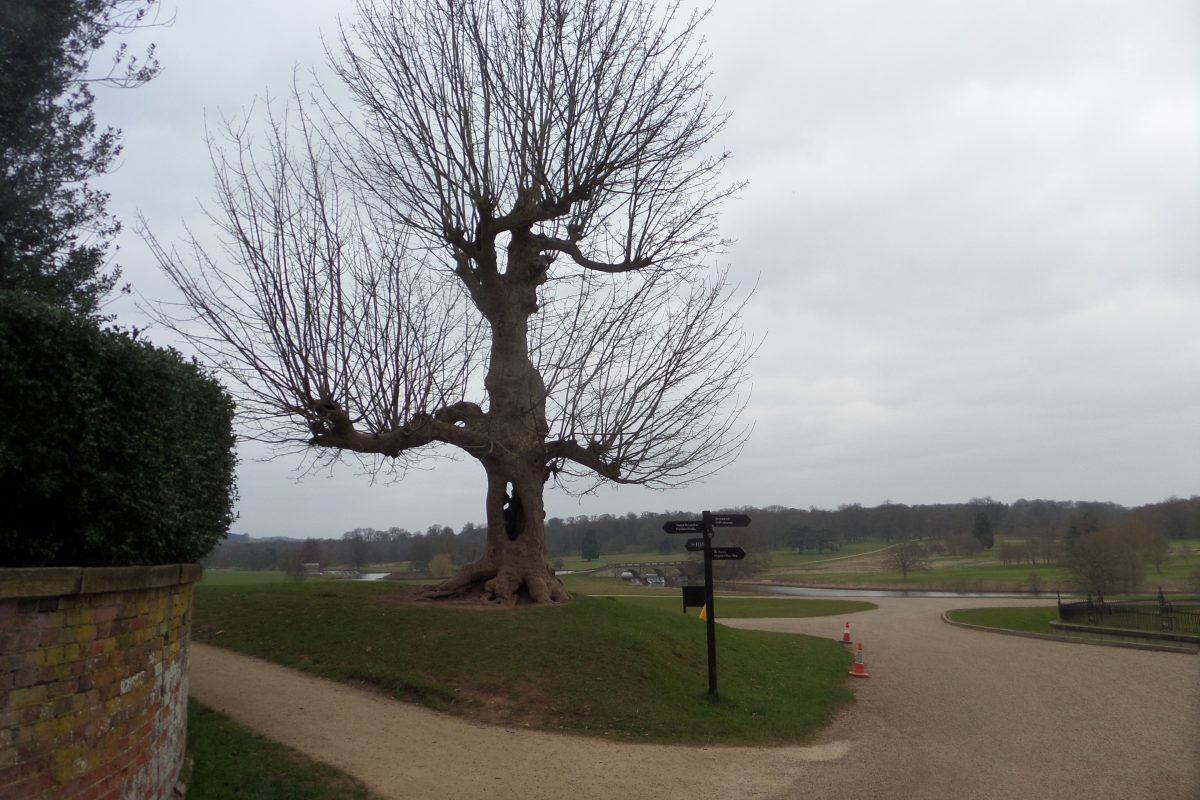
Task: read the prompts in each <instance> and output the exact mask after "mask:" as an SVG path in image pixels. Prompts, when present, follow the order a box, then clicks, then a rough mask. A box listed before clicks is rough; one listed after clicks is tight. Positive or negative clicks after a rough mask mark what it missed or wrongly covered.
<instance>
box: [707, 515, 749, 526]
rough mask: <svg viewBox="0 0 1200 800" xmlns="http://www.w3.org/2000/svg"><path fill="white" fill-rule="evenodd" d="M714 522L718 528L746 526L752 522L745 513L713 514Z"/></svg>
mask: <svg viewBox="0 0 1200 800" xmlns="http://www.w3.org/2000/svg"><path fill="white" fill-rule="evenodd" d="M712 524H713V525H715V526H716V527H718V528H744V527H746V526H747V525H749V524H750V517H748V516H746V515H745V514H713V515H712Z"/></svg>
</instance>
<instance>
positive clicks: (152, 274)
mask: <svg viewBox="0 0 1200 800" xmlns="http://www.w3.org/2000/svg"><path fill="white" fill-rule="evenodd" d="M165 3H166V7H167V10H168V11H169V12H174V13H175V14H176V20H175V23H174V25H173V26H171V27H169V28H165V29H159V30H154V31H151V32H148V34H149V35H148V36H146V37H142V40H149V39H153V40H154V41H156V42H157V43H158V47H159V55H160V59H161V61H162V63H163V66H164V71H163V74H162V75H161V76H160V77H159V78H158V79H157V80H155V81H154V82H152V83H151V84H149V85H147V86H144V87H142V88H140V89H137V90H134V91H124V92H120V91H102V92H101V95H100V97H99V99H98V102H97V111H98V115H99V116H100V118H101V120H102V121H103V122H105V123H108V124H112V125H116V126H119V127H121V128H123V129H124V131H125V154H124V156H123V158H122V164H121V167H120V169H119V170H118V171H117V172H116V173H115V174H113V175H112V176H110V177H108V178H107V179H105V181H104V183H103V185H104V187H105V188H107V189H108V190H110V191H111V192H112V201H111V210H112V211H113V212H114V213H116V214H117V215H118V216H119V217H120V218H121V219H122V220H124V221H125V222H126V223H127V232H126V233H125V234H123V236H122V239H121V252H120V254H119V258H118V261H119V262H120V263H121V264H122V265H123V267H124V270H125V278H126V279H128V280H131V281H132V282H133V283H134V285H135V286H136V288H137V289H138V290H139V291H140V292H141V293H142V294H144V295H146V296H147V297H151V298H155V299H171V298H173V297H174V292H173V290H172V289H171V287H170V286H169V285H168V284H167V283H166V281H165V279H164V278H163V277H162V276H161V275H160V274H159V273H158V270H157V267H156V266H155V265H154V264H153V261H152V259H151V257H150V254H149V252H148V251H147V249H146V247H145V245H144V244H142V242H141V241H140V240H139V239H138V238H137V237H136V236H134V235H133V234H132V231H131V229H132V222H133V221H134V219H135V217H136V215H137V213H138V212H139V211H140V212H141V213H143V214H144V215H146V217H147V218H148V219H149V221H150V224H151V226H152V228H153V229H154V231H155V232H156V234H157V235H158V236H159V237H160V239H163V240H165V241H177V240H179V239H180V237H181V235H182V225H183V224H184V222H187V223H188V224H190V225H192V226H193V227H194V228H196V229H197V232H198V233H201V234H203V233H204V228H205V224H206V223H205V222H204V221H203V218H202V216H201V214H200V212H199V208H200V204H201V203H202V202H209V201H210V200H211V198H212V192H211V188H210V187H211V172H210V168H209V163H208V158H207V154H206V150H205V145H204V142H203V137H204V121H205V115H206V114H207V115H208V118H209V119H210V120H211V119H215V118H217V117H219V116H220V115H221V114H222V113H224V114H226V115H236V114H238V113H239V112H240V111H242V110H243V109H244V108H245V107H247V106H248V105H249V104H250V103H252V102H253V100H254V98H255V97H256V96H262V95H264V94H266V93H271V94H273V95H278V96H282V95H285V94H286V93H287V90H288V86H289V84H290V82H291V80H292V74H293V70H294V69H295V68H297V67H298V68H299V69H301V70H303V71H308V70H310V69H316V70H317V71H318V72H319V73H322V74H327V71H326V69H325V65H324V55H323V49H322V44H321V36H322V33H324V34H325V35H326V36H329V35H330V34H332V32H333V31H334V30H335V26H336V18H337V15H338V14H339V13H341V14H343V15H351V14H353V3H352V2H345V1H344V0H342V1H340V2H335V1H334V0H320V1H319V2H318V1H316V0H304V1H303V2H301V1H300V0H256V2H253V3H248V2H245V1H244V0H237V1H236V2H234V1H232V0H205V2H203V3H181V2H178V0H165ZM714 5H715V7H714V10H713V14H712V17H711V19H710V20H709V22H708V23H706V25H705V27H704V31H705V33H706V35H707V37H708V42H709V46H710V48H711V50H712V52H713V62H712V66H713V71H714V76H713V80H712V83H711V88H712V90H713V92H714V94H715V95H716V96H717V97H718V98H722V99H723V102H724V104H725V106H726V107H727V108H729V109H730V110H731V111H732V112H733V118H732V120H731V122H730V124H729V126H728V128H727V129H726V131H725V133H724V135H723V142H722V144H723V145H724V146H726V147H727V148H728V149H730V150H732V151H733V153H734V159H733V160H732V162H731V165H730V166H729V168H728V172H727V173H726V174H727V176H728V177H729V178H730V179H734V180H736V179H746V180H748V181H749V185H748V187H747V188H746V189H745V191H744V192H743V193H742V194H741V196H740V198H739V199H738V200H736V201H733V202H731V203H729V204H728V205H727V206H726V207H725V211H724V213H723V215H722V227H723V232H724V233H725V234H726V235H728V236H730V237H732V238H734V239H736V240H737V243H736V245H735V246H734V247H733V248H732V249H731V250H730V251H729V252H728V253H727V254H726V255H725V256H723V257H722V259H721V260H722V262H723V263H728V264H729V265H731V267H732V269H733V274H734V275H735V277H736V278H738V279H739V280H740V281H742V282H743V283H744V284H745V285H750V284H753V283H754V282H755V281H756V280H757V281H758V282H759V289H758V293H757V295H756V296H755V299H754V301H753V303H752V308H751V313H750V314H749V315H748V319H749V325H750V327H751V329H752V330H753V331H754V332H756V333H759V334H764V335H765V336H766V339H765V344H764V345H763V347H762V350H761V354H760V355H759V357H758V358H757V360H756V361H755V362H754V364H753V366H752V371H753V376H754V377H753V399H752V402H751V404H750V407H749V409H748V412H747V413H748V415H749V416H750V418H751V419H752V420H753V421H754V423H755V430H754V433H753V435H752V437H751V439H750V441H749V443H748V444H747V446H746V449H745V451H744V453H743V455H742V457H741V459H740V460H738V461H737V462H736V463H735V464H733V465H732V466H730V467H729V468H727V469H726V470H725V471H724V472H722V473H720V474H719V475H717V476H716V477H715V478H712V479H709V480H708V481H707V482H706V483H705V484H703V485H700V486H696V487H692V488H689V489H684V490H678V491H673V492H666V493H663V492H650V491H646V490H642V489H639V488H636V487H622V488H620V489H615V490H605V491H601V492H599V493H597V494H595V495H593V496H589V497H586V498H584V499H583V500H582V501H581V500H578V499H575V498H571V497H568V496H566V495H564V494H561V493H551V495H550V496H549V497H548V498H547V502H548V509H549V514H550V515H551V516H571V515H576V514H599V513H606V512H607V513H625V512H628V511H634V512H641V511H659V510H664V509H687V510H691V511H695V512H699V511H700V510H702V509H704V508H717V507H727V506H734V505H755V506H765V505H771V504H780V505H788V506H798V507H808V506H819V507H835V506H837V505H839V504H842V503H852V502H861V503H864V504H867V505H875V504H878V503H881V502H883V501H885V500H889V499H890V500H892V501H893V502H898V503H909V504H914V503H932V502H959V501H965V500H967V499H969V498H971V497H977V496H982V495H990V496H992V497H994V498H996V499H999V500H1004V501H1012V500H1016V499H1018V498H1021V497H1026V498H1035V497H1038V498H1053V499H1061V500H1067V499H1080V500H1085V499H1086V500H1093V499H1094V500H1111V501H1114V502H1118V503H1122V504H1127V505H1132V504H1139V503H1145V502H1152V501H1156V500H1160V499H1163V498H1165V497H1167V496H1170V495H1185V496H1186V495H1191V494H1196V493H1198V492H1200V402H1198V398H1200V225H1198V224H1197V221H1198V220H1200V11H1198V9H1200V5H1198V4H1197V3H1195V2H1194V0H1154V1H1153V2H1136V1H1135V0H1125V1H1123V2H1103V1H1102V0H1077V1H1076V2H1055V1H1054V0H1036V1H1035V2H1018V1H1017V0H1003V1H1001V0H993V1H990V2H989V1H986V0H973V1H972V2H961V0H945V1H944V2H936V1H934V0H922V1H920V2H917V1H915V0H909V1H907V2H885V1H884V0H877V1H876V2H855V1H854V0H837V2H834V1H833V0H826V1H825V2H810V1H808V0H792V1H791V2H766V1H765V0H742V2H736V3H735V2H725V0H716V2H715V4H714ZM135 41H137V40H135ZM112 308H113V310H115V311H116V312H117V313H118V314H119V315H120V317H121V319H122V321H125V322H127V323H140V322H141V319H140V317H139V315H138V314H137V312H136V309H135V308H134V307H133V305H132V304H131V303H130V302H129V301H127V300H120V301H118V302H116V303H114V304H113V306H112ZM150 335H151V338H153V339H154V340H155V341H159V342H167V341H169V339H168V337H167V336H166V335H165V332H163V331H157V330H156V331H152V332H151V334H150ZM262 455H263V453H262V452H261V451H258V450H254V449H251V448H244V449H243V452H242V457H243V462H242V466H241V468H240V470H239V484H240V493H241V500H240V502H239V504H238V510H239V514H240V518H239V519H238V521H237V522H236V523H235V524H234V526H233V530H235V531H239V532H249V533H251V534H253V535H256V536H270V535H290V536H339V535H340V534H341V533H342V532H343V531H346V530H349V529H352V528H355V527H359V526H371V527H377V528H386V527H390V526H392V525H399V526H403V527H407V528H409V529H414V530H416V529H424V528H425V527H426V526H428V525H430V524H432V523H439V524H448V525H452V526H454V527H455V528H456V529H457V528H458V527H460V526H461V525H462V524H463V523H465V522H468V521H475V522H479V521H482V520H483V518H484V513H483V473H482V470H481V469H480V468H479V467H478V466H477V465H475V464H474V463H473V462H458V463H445V464H441V465H438V466H437V467H436V468H435V469H434V470H432V471H428V472H413V473H410V474H409V476H408V477H407V478H405V479H404V481H402V482H401V483H398V484H389V485H376V486H370V485H369V482H368V481H367V480H366V479H364V478H363V477H361V476H360V475H358V474H357V471H356V469H355V468H354V467H352V466H345V467H343V468H338V469H335V470H334V472H333V473H332V475H316V476H310V477H307V478H305V479H304V480H303V481H301V482H299V483H297V482H296V472H295V470H296V467H297V466H298V464H299V462H298V460H297V459H295V458H282V459H276V460H274V461H268V462H262V461H259V460H257V459H258V458H259V457H261V456H262Z"/></svg>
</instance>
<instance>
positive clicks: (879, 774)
mask: <svg viewBox="0 0 1200 800" xmlns="http://www.w3.org/2000/svg"><path fill="white" fill-rule="evenodd" d="M876 602H879V603H880V608H879V609H878V610H875V611H869V612H864V613H859V614H853V615H850V616H848V617H846V618H837V619H833V618H818V619H797V620H783V619H771V620H731V621H730V622H731V623H732V624H737V625H738V626H739V627H754V628H760V629H765V630H781V631H788V632H795V633H811V634H814V635H821V636H838V635H840V633H841V625H842V622H843V621H845V620H849V622H850V624H851V629H852V633H853V634H854V636H855V640H856V641H858V640H862V641H863V642H864V644H865V648H866V651H865V652H866V661H867V669H868V671H869V672H870V673H871V677H870V678H868V679H865V680H859V681H856V682H855V684H854V686H855V689H856V694H857V702H856V703H855V704H854V705H853V706H852V707H851V708H849V709H847V710H846V711H845V712H843V713H842V714H841V715H840V716H839V717H838V718H837V720H835V722H834V723H833V725H831V726H830V727H829V728H828V729H827V730H826V731H825V732H823V733H822V734H821V735H820V736H819V738H818V739H817V741H816V742H815V743H814V744H813V745H812V746H808V747H785V748H729V747H714V748H698V747H667V746H657V745H626V744H614V743H611V742H606V741H601V740H595V739H585V738H581V737H573V736H562V735H557V734H547V733H540V732H536V731H528V730H513V729H508V728H498V727H490V726H483V725H476V724H472V723H469V722H464V721H462V720H459V719H456V718H453V717H448V716H444V715H441V714H437V713H434V712H431V711H427V710H425V709H423V708H420V707H418V706H413V705H408V704H405V703H400V702H398V701H395V700H392V699H390V698H386V697H383V696H381V695H378V694H375V693H373V692H369V691H363V690H360V689H355V688H351V687H347V686H343V685H341V684H336V683H331V682H328V681H323V680H321V679H318V678H313V677H309V676H306V675H303V674H299V673H296V672H292V671H290V670H287V669H284V668H282V667H277V666H274V665H272V664H268V663H266V662H262V661H258V660H256V659H251V658H247V657H245V656H240V655H237V654H234V653H231V652H229V651H226V650H221V649H219V648H214V647H208V646H205V645H201V644H196V643H193V645H192V651H191V693H192V695H193V696H195V697H196V698H197V699H199V700H201V701H202V702H204V703H207V704H208V705H210V706H212V707H214V708H216V709H218V710H220V711H222V712H224V713H226V714H229V715H230V716H232V717H233V718H234V719H236V720H238V721H239V722H242V723H243V724H245V725H248V726H249V727H251V728H254V729H255V730H258V731H260V732H262V733H264V734H266V735H267V736H270V737H271V738H273V739H276V740H278V741H281V742H283V743H285V744H287V745H289V746H291V747H294V748H295V749H297V750H300V751H302V752H304V753H306V754H308V755H310V756H312V757H314V758H317V759H320V760H322V761H325V762H327V763H330V764H333V765H334V766H336V767H339V768H340V769H343V770H345V771H346V772H349V773H351V774H353V775H355V776H357V777H358V778H359V779H361V780H362V781H364V782H365V783H366V784H367V785H368V786H370V787H371V788H372V789H373V790H374V791H376V792H377V793H379V794H380V795H382V796H384V797H389V798H422V799H423V800H439V799H440V798H446V799H447V800H450V799H451V798H453V799H455V800H457V799H458V798H464V797H476V796H480V793H481V792H486V793H487V794H488V795H490V796H493V797H497V798H521V799H522V800H542V799H543V798H544V799H545V800H551V798H553V800H562V798H563V797H570V798H572V799H573V800H592V799H593V798H594V799H595V800H609V799H614V800H615V799H618V798H620V799H622V800H623V799H624V798H632V797H654V798H671V799H674V798H678V800H684V798H687V800H695V798H737V799H738V800H741V799H742V798H747V799H749V798H761V799H762V800H774V799H775V798H778V799H779V800H784V799H785V798H786V799H787V800H792V799H793V798H796V799H798V798H831V799H832V798H846V799H847V800H858V798H910V799H912V800H916V799H917V798H930V800H933V799H935V798H936V799H937V800H940V799H941V798H955V799H956V800H958V799H963V800H970V799H971V798H981V799H982V798H1004V799H1007V798H1028V797H1048V798H1059V799H1062V800H1070V799H1072V798H1079V799H1080V800H1085V799H1086V800H1106V799H1107V798H1112V800H1138V799H1139V798H1146V799H1147V800H1150V799H1151V798H1153V800H1200V754H1198V745H1197V743H1198V742H1200V658H1197V657H1195V656H1187V655H1176V654H1171V653H1151V652H1144V651H1137V650H1121V649H1115V648H1108V647H1096V646H1089V645H1072V644H1065V643H1058V642H1042V641H1036V640H1032V639H1025V638H1018V637H1012V636H999V635H995V634H988V633H983V632H978V631H971V630H965V629H962V628H957V627H953V626H950V625H946V624H945V623H943V622H942V621H941V619H940V616H941V613H942V611H943V610H945V609H947V608H954V607H961V606H966V605H1014V604H1020V603H1021V602H1022V601H1012V600H998V601H990V600H961V599H959V600H953V599H952V600H946V599H941V598H938V599H924V598H921V599H884V600H882V601H878V600H877V601H876ZM718 611H719V606H718ZM719 636H720V634H719V632H718V641H719ZM700 677H701V678H702V677H703V676H700Z"/></svg>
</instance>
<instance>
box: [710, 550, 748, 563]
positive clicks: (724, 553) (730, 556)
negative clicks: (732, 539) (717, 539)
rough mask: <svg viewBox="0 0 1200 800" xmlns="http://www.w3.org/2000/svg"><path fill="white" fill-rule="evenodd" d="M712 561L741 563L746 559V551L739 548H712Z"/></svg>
mask: <svg viewBox="0 0 1200 800" xmlns="http://www.w3.org/2000/svg"><path fill="white" fill-rule="evenodd" d="M712 557H713V561H741V560H742V559H743V558H745V557H746V551H745V550H743V549H742V548H740V547H714V548H713V549H712Z"/></svg>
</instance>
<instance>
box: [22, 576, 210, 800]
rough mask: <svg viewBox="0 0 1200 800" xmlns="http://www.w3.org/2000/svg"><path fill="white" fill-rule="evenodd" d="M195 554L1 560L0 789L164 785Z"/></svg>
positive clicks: (39, 792)
mask: <svg viewBox="0 0 1200 800" xmlns="http://www.w3.org/2000/svg"><path fill="white" fill-rule="evenodd" d="M197 577H199V568H198V567H195V566H192V565H172V566H164V567H143V568H112V569H71V568H63V569H29V570H0V797H21V798H46V800H49V798H54V800H83V798H138V800H142V799H143V798H144V799H146V800H150V799H153V800H161V799H163V798H168V797H170V796H171V792H172V789H173V787H174V785H175V782H176V779H177V777H178V774H179V770H180V767H181V766H182V764H183V760H184V750H185V746H186V739H187V643H188V636H189V630H190V624H191V606H192V583H193V582H194V581H195V580H196V578H197Z"/></svg>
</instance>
